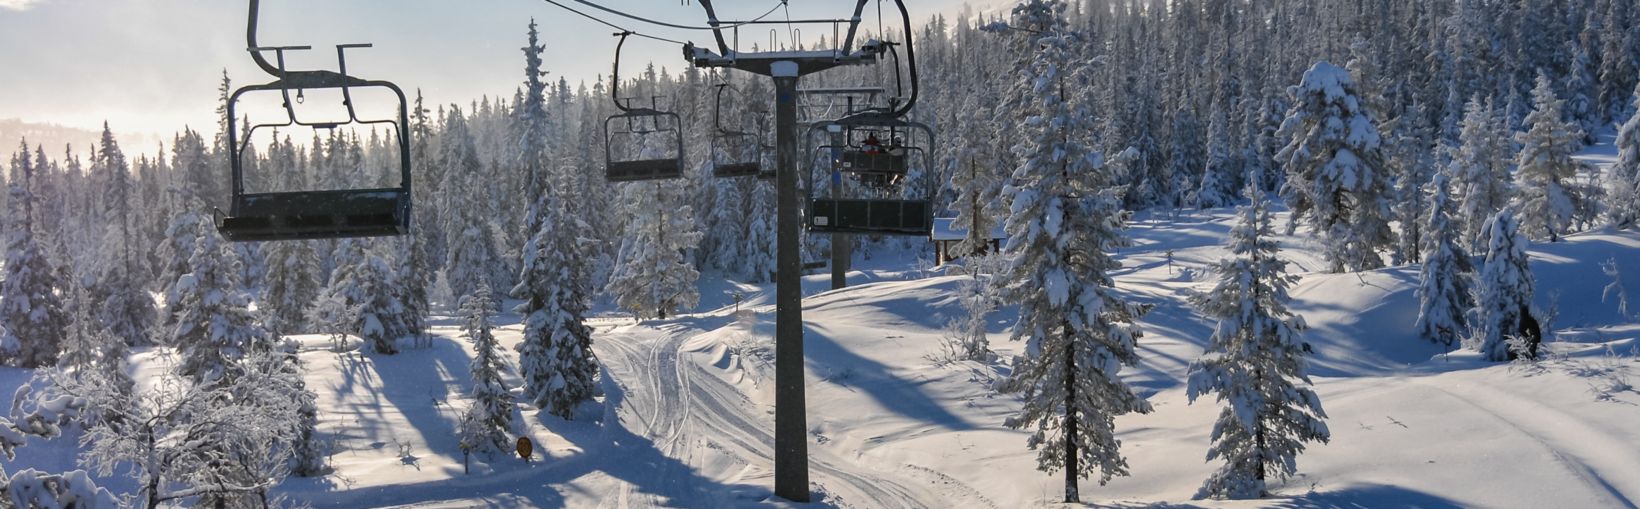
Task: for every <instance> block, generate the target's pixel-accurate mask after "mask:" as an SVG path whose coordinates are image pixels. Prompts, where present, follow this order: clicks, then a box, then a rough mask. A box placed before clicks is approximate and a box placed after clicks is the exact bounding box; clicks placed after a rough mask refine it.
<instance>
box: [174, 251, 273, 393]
mask: <svg viewBox="0 0 1640 509" xmlns="http://www.w3.org/2000/svg"><path fill="white" fill-rule="evenodd" d="M195 235H196V236H197V237H196V240H195V241H194V242H193V245H194V253H193V256H190V257H189V258H188V267H190V268H191V272H189V273H187V274H183V275H182V276H181V277H179V278H177V282H176V284H175V285H172V287H171V290H170V295H169V296H168V298H167V300H169V301H170V302H172V303H174V307H173V308H171V312H172V316H174V317H175V320H176V327H175V328H174V329H172V331H171V335H170V344H171V346H173V347H175V348H176V350H177V352H178V353H179V354H180V355H181V356H182V362H181V363H180V364H178V365H177V373H178V374H180V375H183V376H185V377H188V378H189V379H191V380H193V381H194V383H199V384H204V383H213V382H215V381H218V380H225V379H226V380H231V379H232V378H234V377H236V376H237V372H238V371H240V369H239V367H238V365H239V364H240V360H241V359H243V358H245V357H246V356H247V355H250V354H251V353H253V352H254V351H258V350H266V349H267V348H268V347H269V346H270V343H269V341H268V340H267V337H266V336H267V332H266V331H265V330H263V329H262V327H261V325H260V324H258V323H257V321H256V317H255V315H253V314H252V313H251V311H250V303H251V299H250V296H249V295H248V294H247V293H246V291H245V287H244V284H243V283H241V282H240V280H239V257H237V256H235V255H234V253H233V250H232V249H230V248H229V246H227V245H226V244H227V243H226V242H225V241H224V240H223V239H222V236H221V235H220V234H218V233H217V231H216V228H215V227H212V226H211V225H210V224H203V223H202V224H200V225H199V226H198V229H196V230H195Z"/></svg>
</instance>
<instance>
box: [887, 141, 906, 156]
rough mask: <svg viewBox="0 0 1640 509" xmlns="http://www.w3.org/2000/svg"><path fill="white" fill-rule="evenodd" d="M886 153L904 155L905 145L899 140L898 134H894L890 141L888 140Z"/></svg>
mask: <svg viewBox="0 0 1640 509" xmlns="http://www.w3.org/2000/svg"><path fill="white" fill-rule="evenodd" d="M888 155H891V156H903V155H905V145H904V144H903V143H901V142H900V137H899V136H895V137H894V139H893V140H892V141H890V142H888Z"/></svg>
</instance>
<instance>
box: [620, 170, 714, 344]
mask: <svg viewBox="0 0 1640 509" xmlns="http://www.w3.org/2000/svg"><path fill="white" fill-rule="evenodd" d="M625 187H626V188H625V189H623V190H622V194H623V195H625V200H624V201H625V202H626V203H627V205H628V207H629V208H628V210H630V211H631V213H632V216H631V219H630V222H628V223H627V226H626V230H625V234H624V235H623V236H622V238H621V250H620V253H619V256H618V258H617V259H616V262H615V273H614V274H611V275H610V280H609V288H608V289H607V291H608V292H609V293H610V294H611V295H614V296H615V303H616V304H617V305H619V306H620V307H621V309H625V310H627V311H630V312H632V314H633V315H634V316H636V317H637V318H638V319H640V320H643V319H649V318H660V319H665V318H666V317H667V316H669V315H671V314H673V313H676V312H677V311H678V310H680V309H689V308H693V307H695V304H696V303H698V302H700V290H699V289H698V288H696V287H695V280H696V279H698V278H699V277H700V272H699V271H697V270H695V267H694V265H693V264H692V263H691V260H690V259H689V257H687V256H685V253H686V252H687V251H688V250H689V249H692V248H693V247H694V246H695V243H697V242H700V237H701V234H700V232H698V231H696V230H695V220H694V209H693V207H690V206H688V205H681V204H682V203H684V200H683V199H682V197H681V196H678V191H677V190H676V189H672V187H671V186H664V185H659V184H653V185H652V184H647V183H636V184H626V185H625Z"/></svg>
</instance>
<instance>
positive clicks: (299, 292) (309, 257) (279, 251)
mask: <svg viewBox="0 0 1640 509" xmlns="http://www.w3.org/2000/svg"><path fill="white" fill-rule="evenodd" d="M262 256H263V259H264V260H266V263H267V267H268V273H267V275H266V276H265V277H264V278H263V285H262V298H261V299H260V300H259V301H258V302H257V304H258V306H259V307H261V308H263V309H262V316H263V322H264V324H265V325H266V326H267V329H268V331H269V332H271V333H273V334H276V335H280V336H283V335H287V334H300V333H305V332H312V331H311V330H310V329H311V328H310V324H309V323H308V320H307V314H308V308H309V307H311V306H312V305H313V303H314V301H315V300H317V299H318V297H319V290H320V288H319V254H318V253H316V252H315V251H314V250H313V244H312V243H310V242H306V241H293V242H269V243H267V244H264V245H263V246H262Z"/></svg>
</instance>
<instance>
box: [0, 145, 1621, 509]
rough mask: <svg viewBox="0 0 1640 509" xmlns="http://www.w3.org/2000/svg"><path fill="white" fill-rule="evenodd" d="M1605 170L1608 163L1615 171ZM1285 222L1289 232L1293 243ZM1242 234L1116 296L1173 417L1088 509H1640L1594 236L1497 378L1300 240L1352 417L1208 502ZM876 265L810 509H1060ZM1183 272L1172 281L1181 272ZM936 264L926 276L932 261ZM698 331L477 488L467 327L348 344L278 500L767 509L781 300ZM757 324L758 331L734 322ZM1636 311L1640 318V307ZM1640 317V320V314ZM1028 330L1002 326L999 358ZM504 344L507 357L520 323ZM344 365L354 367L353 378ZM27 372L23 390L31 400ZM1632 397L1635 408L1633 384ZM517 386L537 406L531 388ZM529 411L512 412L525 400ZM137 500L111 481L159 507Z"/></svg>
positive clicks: (148, 356) (825, 379)
mask: <svg viewBox="0 0 1640 509" xmlns="http://www.w3.org/2000/svg"><path fill="white" fill-rule="evenodd" d="M1610 155H1611V154H1605V153H1601V152H1600V151H1599V150H1598V148H1597V150H1595V151H1591V158H1609V157H1610ZM1283 219H1284V217H1280V216H1278V218H1277V220H1278V221H1281V220H1283ZM1232 222H1233V213H1232V212H1231V211H1230V210H1215V211H1209V212H1196V213H1182V214H1179V215H1176V216H1175V215H1173V214H1171V213H1161V214H1140V215H1139V216H1137V217H1136V218H1135V220H1134V221H1133V222H1132V223H1131V224H1130V228H1129V231H1128V233H1129V235H1130V236H1131V238H1132V239H1133V240H1134V245H1133V246H1132V247H1129V248H1125V249H1123V250H1122V251H1121V252H1119V253H1118V256H1119V258H1120V259H1121V260H1122V261H1123V263H1124V268H1123V269H1122V270H1121V271H1119V272H1118V273H1117V274H1116V279H1117V282H1118V287H1119V288H1120V290H1121V291H1123V292H1126V293H1127V294H1128V295H1130V296H1131V297H1132V298H1134V299H1138V300H1142V301H1145V302H1149V303H1153V304H1155V305H1156V308H1155V309H1154V310H1153V311H1152V312H1151V313H1150V314H1149V315H1148V316H1146V317H1145V319H1144V320H1143V322H1142V325H1143V327H1144V334H1145V336H1144V337H1143V338H1142V339H1141V340H1140V348H1141V359H1142V362H1141V364H1140V365H1139V366H1137V367H1135V368H1131V369H1128V370H1126V371H1124V373H1123V375H1124V376H1125V377H1126V378H1127V379H1128V380H1130V381H1131V382H1132V383H1134V384H1135V385H1136V386H1138V387H1140V388H1141V390H1142V392H1143V393H1144V394H1145V395H1146V396H1147V397H1148V398H1149V399H1150V401H1151V403H1152V404H1153V405H1154V406H1155V410H1156V411H1155V412H1154V413H1152V414H1149V415H1136V416H1126V417H1122V418H1119V419H1118V420H1117V430H1118V432H1119V438H1120V439H1121V440H1122V442H1123V449H1122V450H1123V453H1124V454H1125V455H1126V456H1127V458H1128V462H1129V465H1130V470H1131V472H1132V476H1131V477H1121V478H1117V479H1115V480H1113V481H1112V482H1111V483H1110V484H1109V485H1107V486H1098V485H1097V483H1094V482H1091V481H1084V483H1083V498H1084V500H1087V501H1089V502H1091V503H1094V504H1098V505H1101V506H1117V507H1271V506H1275V507H1424V508H1440V507H1617V508H1633V507H1636V506H1637V504H1640V425H1636V423H1640V391H1637V390H1636V389H1634V388H1633V387H1632V386H1633V385H1640V339H1637V338H1640V324H1636V323H1635V320H1634V319H1632V318H1625V317H1622V316H1619V314H1618V312H1617V306H1616V303H1615V302H1614V301H1602V298H1601V288H1602V287H1604V286H1605V285H1606V284H1607V283H1608V282H1609V278H1607V277H1605V276H1604V275H1602V274H1601V272H1600V269H1599V266H1598V263H1599V262H1601V261H1605V260H1607V259H1616V260H1618V262H1619V263H1621V264H1623V269H1624V273H1625V280H1624V285H1625V286H1626V287H1627V288H1629V289H1632V290H1631V291H1633V292H1640V256H1636V254H1637V253H1640V233H1636V232H1612V231H1605V230H1600V231H1594V232H1589V233H1583V234H1578V235H1573V236H1570V237H1568V238H1567V239H1565V240H1564V241H1563V242H1560V243H1557V244H1548V245H1545V244H1538V245H1534V246H1533V248H1532V251H1531V256H1532V258H1533V269H1534V272H1535V274H1536V276H1537V278H1538V293H1537V304H1538V305H1539V306H1540V307H1545V308H1548V307H1557V308H1558V311H1559V314H1558V317H1557V318H1556V319H1555V322H1554V327H1555V331H1556V337H1555V338H1554V339H1552V340H1551V341H1554V342H1553V343H1549V344H1548V350H1549V351H1550V352H1551V353H1552V358H1551V360H1548V361H1544V362H1542V363H1540V364H1538V365H1536V366H1523V365H1508V364H1496V363H1487V362H1482V361H1480V360H1478V359H1477V358H1476V356H1474V355H1472V354H1470V353H1468V352H1464V351H1455V352H1446V351H1444V350H1443V349H1442V348H1440V347H1438V346H1435V345H1433V344H1430V343H1428V342H1426V341H1424V340H1422V339H1419V338H1417V337H1416V336H1415V334H1414V333H1413V322H1414V320H1415V319H1416V312H1417V311H1416V309H1417V308H1416V306H1417V301H1416V297H1415V295H1414V286H1415V284H1416V280H1417V269H1416V267H1398V268H1390V269H1384V270H1378V271H1371V272H1365V273H1360V274H1336V275H1335V274H1312V273H1310V271H1312V270H1318V269H1320V268H1323V264H1322V262H1321V260H1320V257H1319V246H1318V245H1317V244H1316V243H1315V241H1314V240H1311V239H1309V238H1307V237H1305V236H1303V235H1302V234H1301V235H1300V236H1297V237H1284V238H1283V239H1282V245H1283V248H1284V251H1283V256H1284V257H1286V258H1287V259H1289V260H1290V261H1292V262H1293V264H1292V266H1291V267H1290V270H1293V271H1295V272H1297V273H1300V274H1303V279H1302V281H1301V282H1300V283H1299V284H1298V285H1297V286H1296V287H1295V288H1294V289H1293V292H1292V294H1293V297H1294V299H1295V300H1294V302H1293V304H1292V309H1293V310H1294V311H1295V312H1297V313H1299V314H1301V315H1302V316H1303V317H1304V318H1305V320H1306V321H1307V322H1308V323H1309V325H1310V326H1311V330H1310V331H1309V332H1308V333H1307V335H1306V338H1307V340H1308V341H1309V342H1310V343H1311V344H1312V345H1313V347H1314V350H1315V352H1316V356H1315V357H1314V358H1313V362H1312V364H1311V373H1312V375H1313V376H1314V380H1315V382H1316V385H1317V390H1318V392H1319V393H1320V396H1321V399H1322V403H1323V405H1324V407H1325V409H1326V411H1327V413H1328V415H1329V417H1330V419H1329V420H1328V424H1329V426H1330V427H1331V429H1332V442H1331V443H1330V444H1325V445H1322V444H1316V445H1313V446H1312V447H1311V448H1310V449H1309V450H1308V451H1306V452H1305V453H1304V454H1303V455H1301V456H1300V457H1299V458H1298V466H1299V470H1300V475H1299V476H1298V477H1296V478H1293V479H1291V480H1289V481H1288V482H1287V483H1285V484H1279V485H1276V486H1275V489H1274V491H1275V492H1276V497H1274V498H1270V499H1265V500H1257V501H1241V502H1220V501H1195V500H1191V496H1192V495H1193V494H1194V493H1195V491H1196V488H1197V487H1198V486H1199V484H1200V483H1201V481H1202V480H1203V479H1205V478H1206V477H1207V475H1208V474H1209V472H1211V471H1212V470H1213V469H1214V468H1216V467H1217V464H1213V463H1206V462H1204V461H1203V458H1204V456H1205V453H1206V450H1207V447H1208V434H1209V431H1210V429H1211V423H1212V420H1213V418H1214V416H1215V415H1216V413H1217V412H1218V407H1217V406H1216V405H1215V404H1214V402H1213V401H1211V400H1209V399H1204V400H1201V401H1197V402H1196V403H1195V404H1194V405H1191V404H1189V403H1188V401H1187V399H1186V396H1185V389H1184V383H1183V380H1184V379H1185V377H1186V374H1187V372H1188V370H1189V364H1190V362H1191V361H1192V360H1193V359H1195V358H1196V357H1197V356H1198V355H1199V354H1200V353H1201V350H1202V347H1203V345H1204V344H1205V343H1206V339H1207V336H1208V331H1209V324H1208V323H1206V322H1203V321H1202V320H1201V319H1199V318H1198V317H1197V316H1196V314H1195V312H1194V311H1193V310H1192V309H1190V308H1189V307H1188V306H1187V305H1186V304H1185V296H1186V295H1188V293H1189V292H1190V291H1192V290H1195V289H1203V288H1205V285H1206V284H1207V282H1208V281H1209V280H1210V278H1211V274H1208V273H1206V272H1205V269H1204V268H1205V267H1206V266H1207V264H1209V263H1210V262H1212V261H1214V260H1216V259H1218V258H1219V257H1221V256H1223V255H1224V251H1223V250H1222V248H1221V247H1220V245H1222V243H1223V240H1224V237H1225V235H1227V233H1228V230H1229V228H1230V225H1231V223H1232ZM882 251H883V250H879V251H878V253H877V256H876V259H875V260H870V261H865V260H857V261H856V265H857V266H863V267H866V268H867V270H862V271H856V272H854V273H851V274H850V284H851V287H850V288H847V289H844V290H839V291H825V288H827V280H828V277H827V276H825V275H816V276H809V277H808V278H806V280H805V289H806V290H807V292H806V294H807V295H808V297H807V298H806V299H805V301H804V318H805V327H806V332H807V333H806V341H807V344H806V354H807V358H808V370H807V373H806V376H807V381H808V383H807V387H808V415H809V426H810V438H811V441H810V451H811V454H812V459H811V478H812V481H813V489H814V492H815V502H814V503H813V504H811V506H814V507H858V508H895V507H963V508H968V507H974V508H989V507H997V508H1014V507H1036V506H1055V505H1057V501H1058V499H1059V496H1060V493H1061V489H1062V477H1061V476H1059V475H1049V474H1046V473H1043V472H1039V471H1037V470H1036V468H1035V467H1036V461H1035V452H1034V451H1030V450H1027V449H1026V448H1025V437H1026V433H1025V432H1024V431H1016V430H1009V429H1006V428H1004V427H1003V426H1002V422H1003V420H1004V419H1005V418H1006V417H1008V416H1010V415H1012V414H1013V413H1014V412H1016V411H1017V409H1018V408H1019V405H1020V403H1019V401H1018V400H1017V398H1016V396H1014V395H1003V394H998V393H996V392H995V391H994V390H993V389H992V385H993V383H994V382H995V381H996V380H998V379H1000V378H1001V377H1005V376H1006V375H1007V363H999V364H993V365H983V364H978V363H971V362H960V363H951V364H945V363H939V362H936V361H934V360H932V359H931V356H932V355H933V354H936V353H937V352H938V351H939V350H940V346H939V345H940V341H941V334H942V333H941V329H942V327H943V325H944V324H945V322H946V321H947V320H948V319H950V318H952V317H955V316H957V314H958V313H961V312H962V311H961V307H960V305H959V303H958V302H957V300H956V299H957V297H956V295H957V291H958V288H959V286H960V284H961V281H962V279H964V278H965V276H960V275H944V271H943V270H942V269H934V270H931V271H930V270H907V267H911V266H914V265H918V264H917V263H915V261H914V260H913V259H912V258H913V257H915V256H916V254H915V253H908V252H899V253H896V252H886V253H885V252H882ZM1170 252H1171V259H1172V260H1173V263H1172V264H1169V263H1168V259H1169V253H1170ZM924 256H926V254H925V255H924ZM701 286H702V295H703V300H704V301H707V302H708V303H707V304H705V305H703V306H702V307H701V309H702V311H701V312H699V313H695V314H689V315H685V316H683V317H679V318H675V319H670V320H655V321H648V322H643V323H641V324H635V323H633V321H632V320H630V319H626V318H613V317H605V318H598V319H595V320H594V321H593V323H592V325H594V326H595V327H596V329H597V332H596V336H595V342H596V343H595V350H596V352H597V354H598V356H599V358H600V360H601V361H602V362H603V364H604V365H605V372H604V376H603V390H604V392H605V394H604V398H603V399H602V401H601V403H600V404H592V405H587V406H585V407H584V408H583V409H582V412H581V413H580V414H579V415H578V416H577V417H576V419H575V420H572V421H564V420H560V419H557V418H554V417H542V416H538V415H536V413H535V411H534V409H533V408H530V407H528V406H527V405H526V406H524V407H523V408H521V411H520V412H519V413H518V414H516V415H515V420H516V422H517V423H518V430H519V431H520V432H522V434H524V435H527V436H529V437H531V438H532V439H533V440H534V441H535V442H536V444H537V447H536V449H537V453H536V458H535V460H534V461H533V462H531V463H528V464H526V463H524V462H523V461H522V460H520V459H518V458H517V457H515V456H510V455H506V454H494V455H489V456H476V457H474V458H472V459H471V461H470V465H469V466H470V471H471V473H470V474H464V473H463V461H462V457H461V454H460V452H459V450H458V448H457V447H456V437H455V434H454V430H455V427H456V422H457V417H458V415H459V414H460V412H461V410H462V409H463V408H464V407H465V405H466V404H467V401H466V399H465V396H464V395H465V393H466V391H467V386H468V384H469V377H468V368H467V363H468V361H469V360H470V356H471V346H470V343H468V342H467V341H466V340H464V339H462V338H461V337H460V332H459V330H458V329H457V328H456V324H457V322H456V321H455V320H453V319H450V318H447V317H446V318H441V319H436V320H435V321H434V326H435V327H434V330H433V332H434V333H435V334H436V337H435V338H434V339H433V341H432V342H431V345H430V346H428V347H425V348H408V349H406V350H405V351H404V352H403V353H401V354H399V355H394V356H381V355H374V354H363V355H360V354H358V353H357V352H354V351H352V350H354V349H356V348H357V345H356V344H350V345H344V346H343V348H339V349H338V348H336V347H335V345H333V344H332V343H331V342H330V341H329V340H328V339H327V338H324V337H319V336H312V337H302V338H300V339H301V340H302V341H303V343H304V345H305V349H304V353H303V354H302V358H303V360H304V362H305V364H306V366H307V369H308V373H307V380H308V387H309V388H310V389H312V390H314V391H315V392H316V393H317V394H318V398H319V407H320V410H321V414H320V417H321V422H320V425H319V430H320V432H321V434H322V435H324V436H325V437H326V438H327V439H329V440H330V441H331V442H332V449H333V451H334V453H333V456H332V457H331V464H332V466H333V467H334V468H335V472H334V473H333V474H331V475H329V476H325V477H321V478H310V479H303V478H291V479H288V480H286V481H285V482H284V483H283V484H282V485H280V486H279V487H278V489H277V490H276V492H277V494H279V495H281V496H284V497H288V498H289V499H291V500H293V501H297V502H301V503H305V504H311V505H312V506H314V507H377V506H414V507H470V506H487V507H559V506H567V507H609V508H617V507H690V508H715V507H763V506H770V505H774V506H798V505H797V504H790V503H787V502H782V501H778V500H771V499H770V497H771V488H770V487H771V485H772V479H771V470H770V469H771V464H772V463H771V461H770V459H769V456H768V455H769V451H770V443H771V442H772V438H771V435H770V431H771V430H772V428H773V417H772V409H773V406H772V404H773V398H772V396H773V390H772V382H773V372H772V366H771V361H772V358H773V352H772V350H771V346H772V341H773V339H772V336H773V329H774V327H773V319H774V318H773V315H774V314H773V308H772V306H770V305H768V304H767V301H768V299H769V298H770V297H772V294H773V287H772V285H748V284H740V283H736V282H733V281H729V280H725V279H722V278H720V277H716V276H710V275H708V276H703V278H702V281H701ZM734 292H741V293H743V294H744V295H745V297H746V300H745V302H744V303H743V304H742V305H741V310H740V311H739V312H736V311H735V310H734V306H733V304H732V299H731V297H730V295H731V294H732V293H734ZM1637 297H1640V295H1637ZM1637 307H1640V306H1637ZM1012 316H1013V309H1011V308H1005V309H1003V310H1001V311H1000V312H998V313H997V314H995V315H994V316H993V320H994V321H993V322H992V327H991V331H992V335H991V341H992V345H993V347H994V349H995V350H997V352H998V353H999V354H1001V356H1002V357H1003V358H1005V359H1006V358H1011V357H1012V356H1013V355H1016V354H1018V353H1019V352H1020V350H1021V346H1022V345H1021V344H1020V343H1018V342H1012V341H1009V340H1008V330H1009V325H1010V320H1011V318H1012ZM498 322H499V323H500V324H501V325H502V328H501V330H499V331H498V333H497V335H498V337H499V339H500V340H501V342H502V343H503V344H504V345H505V346H507V347H508V349H507V351H506V352H505V353H506V355H507V356H508V358H509V359H513V358H515V357H514V356H515V352H514V351H513V350H512V349H511V347H512V346H514V345H516V344H517V343H518V341H519V340H520V332H519V326H518V325H517V316H516V315H513V314H504V315H503V316H501V317H500V318H499V319H498ZM337 350H340V351H337ZM171 362H173V361H172V360H170V359H169V358H168V356H167V354H166V352H165V351H164V350H162V349H146V350H140V351H138V352H137V353H136V355H135V358H134V364H135V365H136V369H137V371H138V376H139V378H140V379H147V380H151V379H152V378H153V376H154V374H155V373H158V372H159V371H158V370H161V369H169V367H168V366H169V363H171ZM28 376H29V373H28V372H27V371H23V370H16V369H0V390H3V391H5V392H7V393H9V392H10V391H11V390H12V389H14V388H15V387H16V386H18V385H20V384H22V383H25V382H26V381H27V379H28ZM1625 378H1626V379H1627V380H1628V381H1629V385H1630V386H1631V387H1629V388H1623V387H1622V384H1620V383H1618V382H1621V381H1622V380H1624V379H1625ZM511 381H512V384H511V385H512V386H514V387H517V385H518V383H517V379H516V378H513V379H512V380H511ZM515 392H516V390H515ZM76 433H77V432H74V433H71V435H70V436H69V437H65V439H61V440H56V441H51V442H39V441H36V442H35V443H33V444H30V445H29V446H28V447H26V448H24V449H20V450H19V452H20V454H19V456H18V458H17V460H15V461H11V462H7V464H6V465H7V468H8V469H10V470H13V471H15V470H20V469H22V468H28V467H39V468H43V469H46V470H54V471H60V470H68V469H72V468H74V466H73V460H72V458H73V455H74V447H75V445H74V443H73V439H74V438H76V436H75V434H76ZM120 474H122V473H116V476H115V477H114V478H111V479H105V480H103V481H101V482H103V483H104V484H105V485H106V486H108V487H110V488H111V489H113V490H114V491H116V492H125V493H130V492H134V491H135V487H134V486H132V485H131V482H130V481H129V480H127V479H124V478H123V477H120Z"/></svg>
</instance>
